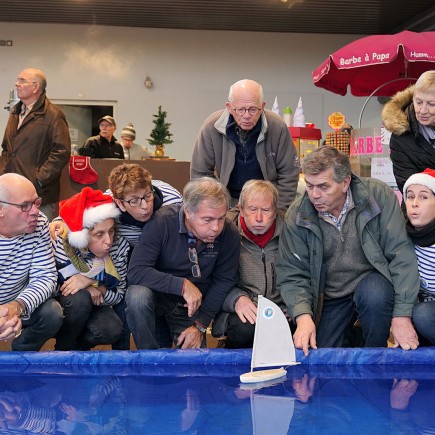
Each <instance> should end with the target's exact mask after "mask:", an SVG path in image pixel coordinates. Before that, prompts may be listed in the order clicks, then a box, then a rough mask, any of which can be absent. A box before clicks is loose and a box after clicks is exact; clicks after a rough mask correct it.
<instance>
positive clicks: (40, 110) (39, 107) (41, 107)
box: [11, 91, 48, 115]
mask: <svg viewBox="0 0 435 435" xmlns="http://www.w3.org/2000/svg"><path fill="white" fill-rule="evenodd" d="M46 100H48V99H47V96H46V94H45V91H44V92H43V93H42V94H41V95H40V96H39V98H38V99H37V100H36V102H35V104H34V105H33V108H32V110H31V112H30V113H34V114H36V115H39V114H44V113H45V112H46V111H47V107H46V104H45V101H46ZM23 104H24V103H23V102H22V101H21V100H20V101H19V102H18V103H17V104H15V106H14V107H13V108H12V110H11V113H13V114H14V115H18V114H19V113H20V112H21V108H22V107H23Z"/></svg>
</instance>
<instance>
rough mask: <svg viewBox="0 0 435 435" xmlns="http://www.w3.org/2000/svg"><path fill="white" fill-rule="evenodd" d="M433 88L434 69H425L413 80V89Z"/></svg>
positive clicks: (427, 89)
mask: <svg viewBox="0 0 435 435" xmlns="http://www.w3.org/2000/svg"><path fill="white" fill-rule="evenodd" d="M434 90H435V71H434V70H431V71H425V72H424V73H423V74H422V75H421V76H420V77H419V78H418V80H417V81H416V82H415V88H414V94H415V91H422V92H431V91H434Z"/></svg>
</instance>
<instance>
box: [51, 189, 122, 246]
mask: <svg viewBox="0 0 435 435" xmlns="http://www.w3.org/2000/svg"><path fill="white" fill-rule="evenodd" d="M59 207H60V210H59V215H60V217H61V218H62V220H63V221H64V222H65V223H66V225H67V226H68V241H69V244H70V245H71V246H74V247H75V248H79V249H84V248H86V247H87V246H88V243H89V229H90V228H92V227H93V226H94V225H95V224H98V223H99V222H102V221H104V220H105V219H109V218H113V219H114V218H116V217H118V216H119V215H120V214H121V212H120V211H119V209H118V207H116V205H115V203H114V202H113V200H112V197H111V196H109V195H105V194H104V193H103V192H102V191H101V190H93V189H91V188H90V187H84V188H83V189H82V191H81V192H80V193H77V194H75V195H74V196H72V197H71V198H69V199H66V200H64V201H61V202H60V203H59Z"/></svg>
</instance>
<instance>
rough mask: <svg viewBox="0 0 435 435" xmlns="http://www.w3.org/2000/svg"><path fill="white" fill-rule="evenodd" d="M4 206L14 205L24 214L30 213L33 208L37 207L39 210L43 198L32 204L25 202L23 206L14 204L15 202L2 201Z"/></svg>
mask: <svg viewBox="0 0 435 435" xmlns="http://www.w3.org/2000/svg"><path fill="white" fill-rule="evenodd" d="M0 202H1V203H3V204H8V205H14V206H15V207H18V208H20V209H21V211H22V212H23V213H25V212H27V211H30V210H31V209H32V207H33V206H34V205H35V206H36V208H39V207H40V206H41V204H42V198H39V197H38V198H36V199H35V200H34V201H32V202H30V201H28V202H23V203H22V204H14V203H13V202H7V201H0Z"/></svg>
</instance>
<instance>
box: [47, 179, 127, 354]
mask: <svg viewBox="0 0 435 435" xmlns="http://www.w3.org/2000/svg"><path fill="white" fill-rule="evenodd" d="M119 214H120V211H119V209H118V207H116V205H115V204H114V202H113V200H112V198H111V196H109V195H105V194H104V193H103V192H101V191H100V190H93V189H91V188H90V187H85V188H84V189H82V191H81V192H80V193H78V194H76V195H74V196H73V197H71V198H69V199H67V200H65V201H61V202H60V211H59V215H60V217H61V218H62V220H63V221H64V223H65V225H64V227H63V230H62V232H61V233H60V234H58V235H57V238H56V240H55V242H54V255H55V259H56V266H57V269H58V283H59V284H58V294H57V298H58V300H59V302H60V304H61V305H62V307H63V310H64V321H63V325H62V327H61V329H60V331H59V333H58V334H57V336H56V345H55V349H56V350H89V349H90V348H92V347H94V346H97V345H102V344H104V345H108V344H112V343H115V342H116V341H117V340H118V339H119V338H120V336H121V333H122V328H123V325H122V321H121V320H120V318H119V317H118V316H117V314H116V313H115V311H114V310H113V309H112V306H114V305H116V304H119V303H120V302H121V301H122V299H123V297H124V293H125V290H126V274H127V263H128V253H129V244H128V242H127V241H126V240H125V239H124V238H122V237H116V232H115V219H116V218H117V217H118V216H119Z"/></svg>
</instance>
